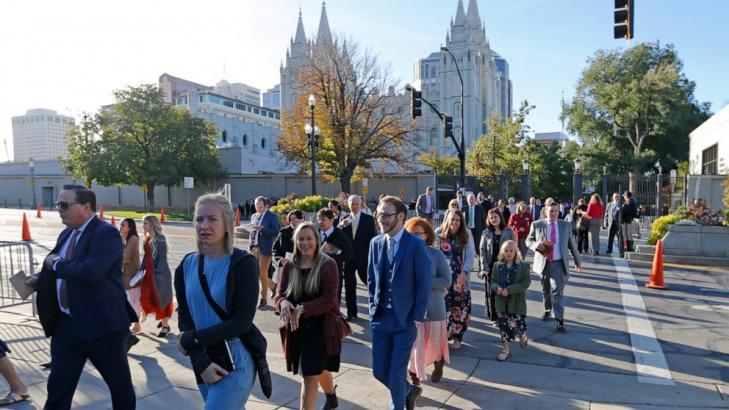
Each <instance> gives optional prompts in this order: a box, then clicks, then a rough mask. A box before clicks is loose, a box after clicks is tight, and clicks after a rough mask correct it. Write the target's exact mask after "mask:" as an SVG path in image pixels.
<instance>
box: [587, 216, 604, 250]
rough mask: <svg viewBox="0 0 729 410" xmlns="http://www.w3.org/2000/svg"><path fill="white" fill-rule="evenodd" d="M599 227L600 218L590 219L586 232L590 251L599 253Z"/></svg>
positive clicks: (600, 226)
mask: <svg viewBox="0 0 729 410" xmlns="http://www.w3.org/2000/svg"><path fill="white" fill-rule="evenodd" d="M600 228H602V219H590V224H589V228H588V233H589V236H590V251H591V252H593V253H600Z"/></svg>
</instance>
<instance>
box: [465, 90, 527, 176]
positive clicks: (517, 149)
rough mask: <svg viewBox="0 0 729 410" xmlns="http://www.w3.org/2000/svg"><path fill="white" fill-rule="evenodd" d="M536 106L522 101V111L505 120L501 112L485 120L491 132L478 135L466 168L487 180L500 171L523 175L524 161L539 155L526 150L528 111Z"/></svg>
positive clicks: (468, 155)
mask: <svg viewBox="0 0 729 410" xmlns="http://www.w3.org/2000/svg"><path fill="white" fill-rule="evenodd" d="M532 109H534V106H533V105H529V102H527V101H523V102H522V103H521V105H520V107H519V111H517V113H516V114H514V115H513V116H512V117H510V118H507V119H506V120H505V121H504V120H503V119H502V117H501V115H500V114H497V115H492V116H490V117H489V118H488V119H487V120H486V121H487V122H486V124H487V128H488V133H486V134H484V135H482V136H481V137H479V138H478V139H477V140H476V141H475V142H474V143H473V146H472V147H471V148H470V149H469V150H468V152H467V153H466V171H467V172H468V173H469V175H473V176H475V177H477V178H480V179H481V180H484V181H489V180H492V181H493V180H496V177H497V176H498V175H501V174H505V175H521V174H522V172H523V169H522V162H523V160H525V159H527V160H530V163H531V164H536V161H533V160H532V159H534V160H536V157H534V158H530V157H529V153H527V152H525V151H524V150H523V146H524V144H525V143H526V142H527V140H528V133H529V126H528V125H527V124H526V123H525V120H526V117H527V115H529V112H530V111H531V110H532Z"/></svg>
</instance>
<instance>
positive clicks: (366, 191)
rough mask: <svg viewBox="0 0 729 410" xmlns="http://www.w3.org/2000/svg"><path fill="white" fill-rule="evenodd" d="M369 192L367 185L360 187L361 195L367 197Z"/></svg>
mask: <svg viewBox="0 0 729 410" xmlns="http://www.w3.org/2000/svg"><path fill="white" fill-rule="evenodd" d="M368 192H370V190H369V189H368V188H367V185H365V186H363V187H362V194H364V195H367V193H368Z"/></svg>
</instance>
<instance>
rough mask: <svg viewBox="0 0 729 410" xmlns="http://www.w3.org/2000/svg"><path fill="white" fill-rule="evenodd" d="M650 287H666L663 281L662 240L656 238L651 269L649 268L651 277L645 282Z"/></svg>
mask: <svg viewBox="0 0 729 410" xmlns="http://www.w3.org/2000/svg"><path fill="white" fill-rule="evenodd" d="M645 286H646V287H647V288H651V289H668V288H666V284H665V283H664V282H663V241H662V240H660V239H659V240H658V243H657V244H656V253H655V255H654V256H653V269H651V279H650V281H649V282H648V283H646V284H645Z"/></svg>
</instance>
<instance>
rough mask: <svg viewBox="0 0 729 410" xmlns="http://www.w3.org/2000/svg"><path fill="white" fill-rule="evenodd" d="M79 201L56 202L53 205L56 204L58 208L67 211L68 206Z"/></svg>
mask: <svg viewBox="0 0 729 410" xmlns="http://www.w3.org/2000/svg"><path fill="white" fill-rule="evenodd" d="M77 203H78V202H56V203H55V204H53V205H55V206H56V209H58V210H59V211H65V210H66V209H68V207H70V206H71V205H75V204H77Z"/></svg>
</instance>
